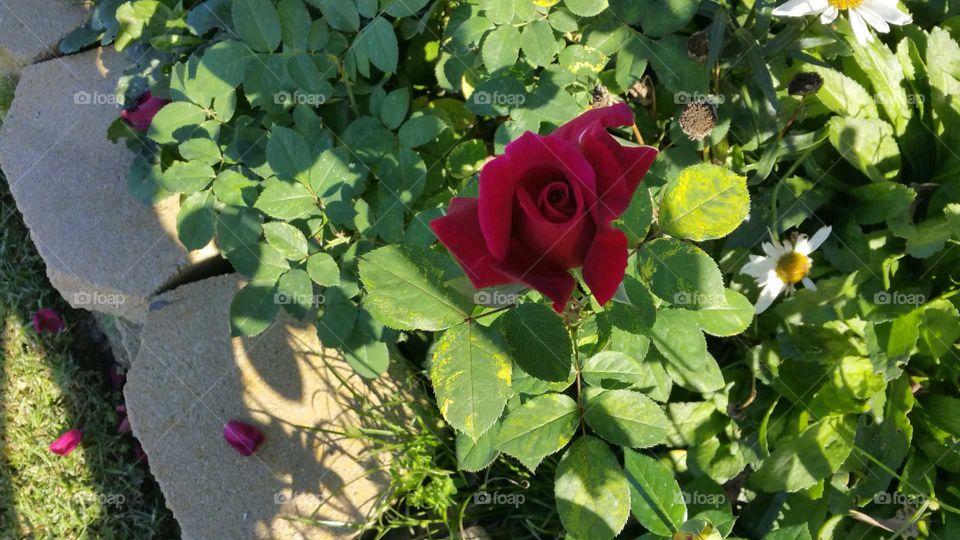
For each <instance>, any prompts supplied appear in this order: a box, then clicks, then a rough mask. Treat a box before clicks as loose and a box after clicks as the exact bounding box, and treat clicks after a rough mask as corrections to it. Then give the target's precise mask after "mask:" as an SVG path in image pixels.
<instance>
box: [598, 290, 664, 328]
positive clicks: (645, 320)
mask: <svg viewBox="0 0 960 540" xmlns="http://www.w3.org/2000/svg"><path fill="white" fill-rule="evenodd" d="M623 292H624V293H625V298H623V297H622V296H623V295H618V296H615V297H614V299H613V301H612V302H610V303H608V304H607V307H606V310H605V313H606V318H607V320H608V321H610V323H611V324H612V325H613V326H615V327H617V328H619V329H621V330H624V331H627V332H630V333H632V334H644V333H647V332H648V331H649V330H650V328H652V327H653V323H654V321H655V320H656V319H657V308H656V305H655V304H654V300H653V295H651V294H650V291H649V290H648V289H647V288H646V287H645V286H644V285H643V283H640V281H638V280H637V279H636V278H634V277H632V276H625V277H624V278H623Z"/></svg>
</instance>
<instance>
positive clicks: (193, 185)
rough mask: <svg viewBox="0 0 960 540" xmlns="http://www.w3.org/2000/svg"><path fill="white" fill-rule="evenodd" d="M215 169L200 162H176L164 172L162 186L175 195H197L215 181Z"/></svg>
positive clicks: (161, 180)
mask: <svg viewBox="0 0 960 540" xmlns="http://www.w3.org/2000/svg"><path fill="white" fill-rule="evenodd" d="M215 176H216V173H215V172H214V171H213V167H211V166H209V165H207V164H206V163H203V162H200V161H175V162H174V163H173V164H172V165H170V167H169V168H167V170H165V171H163V176H162V177H161V179H160V185H161V186H162V187H163V189H165V190H167V191H171V192H174V193H196V192H198V191H201V190H202V189H204V188H206V187H207V186H208V185H209V184H210V182H211V181H213V179H214V177H215Z"/></svg>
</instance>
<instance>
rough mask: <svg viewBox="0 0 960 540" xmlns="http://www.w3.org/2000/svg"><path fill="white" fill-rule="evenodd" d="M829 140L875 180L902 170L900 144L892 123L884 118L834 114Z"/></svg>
mask: <svg viewBox="0 0 960 540" xmlns="http://www.w3.org/2000/svg"><path fill="white" fill-rule="evenodd" d="M828 128H829V130H830V144H832V145H833V147H834V148H836V149H837V152H840V155H841V156H843V158H844V159H846V160H847V161H848V162H850V164H851V165H853V166H854V167H856V168H857V169H859V170H860V171H861V172H862V173H863V174H865V175H866V176H867V178H869V179H871V180H873V181H874V182H880V181H882V180H893V179H894V178H896V177H897V175H898V174H900V147H899V146H897V140H896V138H895V137H894V133H893V127H891V126H890V124H888V123H886V122H884V121H883V120H867V119H862V118H843V117H840V116H834V117H832V118H831V119H830V123H829V124H828Z"/></svg>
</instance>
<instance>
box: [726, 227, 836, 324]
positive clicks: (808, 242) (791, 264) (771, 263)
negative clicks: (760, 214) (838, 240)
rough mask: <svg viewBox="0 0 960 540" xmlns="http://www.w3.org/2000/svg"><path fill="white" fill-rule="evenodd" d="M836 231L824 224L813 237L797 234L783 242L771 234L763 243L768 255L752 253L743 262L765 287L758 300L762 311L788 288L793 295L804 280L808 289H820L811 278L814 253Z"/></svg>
mask: <svg viewBox="0 0 960 540" xmlns="http://www.w3.org/2000/svg"><path fill="white" fill-rule="evenodd" d="M832 230H833V228H832V227H823V228H822V229H820V230H819V231H817V232H816V233H815V234H814V235H813V237H812V238H807V235H805V234H800V235H797V234H794V235H793V237H792V238H791V239H790V240H784V241H783V243H782V244H781V243H780V242H779V241H778V240H777V239H776V238H775V237H773V235H772V234H771V238H770V240H771V241H770V242H764V243H763V252H764V253H765V254H766V256H760V255H751V256H750V262H748V263H747V264H745V265H743V268H741V269H740V271H741V272H743V273H744V274H747V275H749V276H752V277H753V278H754V279H756V280H757V284H758V285H760V287H762V290H761V291H760V297H759V298H757V303H756V311H757V313H758V314H759V313H763V312H764V311H765V310H766V309H767V308H768V307H770V304H773V301H774V300H776V299H777V297H778V296H780V293H782V292H784V291H786V292H787V294H793V292H794V290H795V288H794V286H795V285H796V284H797V283H800V282H801V281H802V282H803V285H804V286H805V287H806V288H808V289H813V290H817V286H816V285H814V284H813V280H811V279H810V278H809V277H807V276H809V275H810V270H811V269H812V268H813V261H812V260H811V259H810V254H811V253H813V252H814V251H815V250H816V249H817V248H818V247H820V246H821V245H822V244H823V242H824V240H826V239H827V237H828V236H830V231H832Z"/></svg>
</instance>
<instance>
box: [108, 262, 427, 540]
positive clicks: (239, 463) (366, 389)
mask: <svg viewBox="0 0 960 540" xmlns="http://www.w3.org/2000/svg"><path fill="white" fill-rule="evenodd" d="M240 286H241V283H240V280H239V279H238V278H237V277H236V276H232V275H230V276H218V277H214V278H209V279H206V280H203V281H199V282H196V283H191V284H188V285H185V286H183V287H180V288H178V289H175V290H173V291H171V292H168V293H165V294H164V295H162V296H161V297H159V298H158V299H157V300H156V301H155V302H154V309H152V310H151V311H150V312H149V314H148V317H147V320H146V323H145V324H144V327H143V331H142V334H141V336H142V340H141V344H140V353H139V356H138V357H137V359H136V360H135V361H134V362H133V367H132V369H131V370H130V372H129V374H128V378H127V385H126V387H125V389H124V394H125V397H126V403H127V410H128V413H129V417H130V421H131V424H132V427H133V431H134V434H135V435H136V436H137V438H138V439H139V440H140V442H141V444H142V445H143V448H144V450H145V451H146V453H147V456H148V457H149V464H150V469H151V472H152V473H153V475H154V476H155V477H156V479H157V481H158V482H159V484H160V487H161V489H162V490H163V493H164V495H165V497H166V501H167V505H168V506H169V507H170V509H171V510H172V511H173V514H174V516H175V517H176V519H177V521H178V522H179V523H180V526H181V528H182V530H183V535H184V538H193V539H209V538H278V539H280V538H283V539H290V538H347V537H351V536H353V535H354V534H355V531H352V530H351V529H348V528H337V527H330V526H326V527H325V526H316V525H313V526H310V525H305V524H302V523H298V522H296V521H294V520H295V519H296V518H298V517H306V516H312V517H313V518H315V519H319V520H323V521H324V522H327V523H331V522H333V523H344V522H345V523H362V522H363V521H364V520H365V517H366V516H367V515H368V513H369V512H371V510H372V509H373V508H374V506H375V503H376V501H377V499H378V497H381V496H382V495H383V491H384V489H385V487H386V485H387V484H386V481H387V477H386V475H385V473H384V471H383V469H382V462H381V461H379V460H380V459H383V458H382V457H380V458H378V457H377V456H375V455H372V454H371V453H368V452H367V450H368V447H367V444H368V443H363V442H360V441H357V440H356V439H346V438H342V437H340V436H337V435H329V434H324V433H320V432H315V431H310V430H307V429H303V428H301V427H298V426H312V427H317V428H323V429H328V430H342V429H343V428H344V427H346V426H357V425H360V424H358V419H357V415H356V412H355V411H358V410H359V409H361V408H362V407H363V406H364V404H367V403H374V404H376V403H382V402H383V400H384V399H387V397H388V396H392V397H393V398H395V397H397V395H398V394H397V392H398V390H397V389H398V388H413V384H412V382H410V380H409V375H408V374H407V372H406V371H405V370H403V369H401V368H399V367H398V368H396V369H394V371H393V374H392V376H391V377H381V378H380V379H378V380H377V381H376V382H375V383H369V382H364V381H362V380H361V379H360V378H359V377H357V376H356V375H354V374H353V372H352V370H351V369H350V367H349V366H347V364H346V363H345V362H344V361H343V360H342V359H341V358H340V357H339V356H338V355H337V353H336V352H335V351H331V350H324V349H323V347H322V345H321V344H320V342H319V340H318V338H317V336H316V331H315V328H314V326H313V321H312V320H311V318H310V317H308V318H307V320H306V321H304V322H299V321H295V320H293V319H292V318H290V317H287V316H285V315H282V316H281V317H280V319H279V322H278V323H276V324H274V325H273V326H272V327H271V328H270V329H268V330H267V331H265V332H264V333H263V334H261V335H260V336H256V337H253V338H231V337H230V326H229V320H228V317H229V309H230V302H231V300H232V298H233V295H234V294H235V291H236V290H238V289H239V287H240ZM395 364H396V362H395ZM337 375H339V377H342V378H343V379H345V380H349V381H350V382H349V384H350V387H351V388H355V389H356V391H357V392H359V394H360V396H357V397H355V396H354V395H352V394H351V393H350V392H349V391H348V389H347V387H346V386H345V385H344V384H343V383H342V382H341V379H339V378H338V377H337ZM397 381H403V382H397ZM413 401H414V400H412V399H411V398H410V396H409V395H406V394H405V395H404V396H403V399H402V402H403V403H412V402H413ZM395 413H396V412H395ZM394 417H399V418H408V416H406V413H404V412H399V413H396V414H395V415H394ZM229 420H242V421H245V422H248V423H250V424H253V425H255V426H257V427H258V428H259V429H260V430H261V431H262V432H263V433H264V435H265V436H266V442H265V443H264V445H263V446H262V447H261V448H260V449H259V451H258V452H257V454H256V455H255V456H252V457H242V456H240V455H239V454H237V453H236V452H235V451H234V450H233V449H232V448H231V447H230V446H228V445H227V443H226V442H225V441H224V439H223V434H222V431H223V425H224V424H225V423H226V422H227V421H229ZM401 421H403V420H401Z"/></svg>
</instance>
